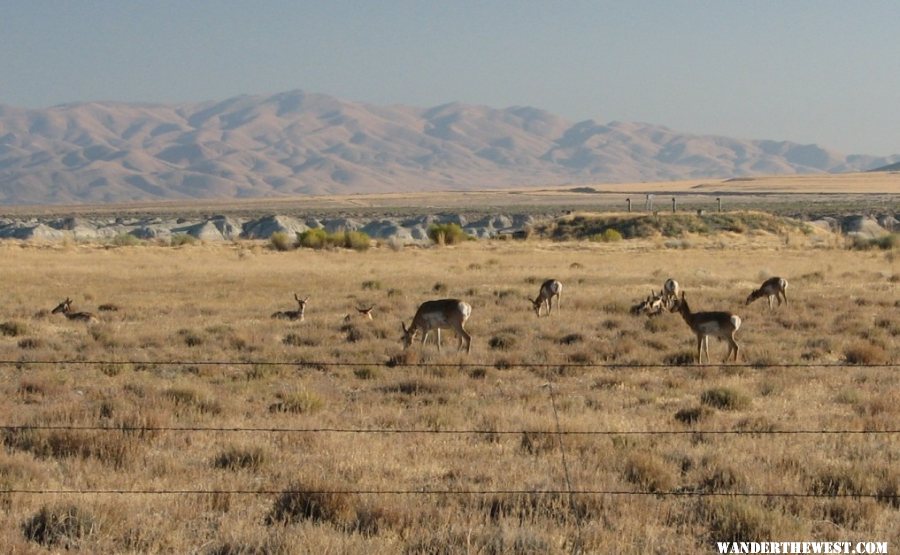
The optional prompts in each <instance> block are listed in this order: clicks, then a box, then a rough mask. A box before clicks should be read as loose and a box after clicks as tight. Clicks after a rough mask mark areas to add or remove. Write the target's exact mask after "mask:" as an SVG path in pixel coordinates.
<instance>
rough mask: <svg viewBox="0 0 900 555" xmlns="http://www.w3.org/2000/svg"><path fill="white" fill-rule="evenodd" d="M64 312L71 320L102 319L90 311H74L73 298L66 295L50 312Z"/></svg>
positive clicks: (92, 321)
mask: <svg viewBox="0 0 900 555" xmlns="http://www.w3.org/2000/svg"><path fill="white" fill-rule="evenodd" d="M60 312H62V313H63V315H64V316H65V317H66V318H68V319H69V320H76V321H78V322H89V323H92V324H93V323H97V322H99V321H100V320H99V319H98V318H97V317H96V316H94V315H93V314H92V313H90V312H72V299H70V298H69V297H66V300H64V301H63V302H61V303H59V304H58V305H57V306H56V308H54V309H53V310H51V311H50V314H58V313H60Z"/></svg>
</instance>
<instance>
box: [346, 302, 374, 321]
mask: <svg viewBox="0 0 900 555" xmlns="http://www.w3.org/2000/svg"><path fill="white" fill-rule="evenodd" d="M374 308H375V305H372V306H370V307H369V308H359V307H357V308H356V312H357V313H358V314H359V317H360V318H363V319H365V320H371V319H372V310H373V309H374ZM352 320H353V314H348V315H346V316H344V322H350V321H352Z"/></svg>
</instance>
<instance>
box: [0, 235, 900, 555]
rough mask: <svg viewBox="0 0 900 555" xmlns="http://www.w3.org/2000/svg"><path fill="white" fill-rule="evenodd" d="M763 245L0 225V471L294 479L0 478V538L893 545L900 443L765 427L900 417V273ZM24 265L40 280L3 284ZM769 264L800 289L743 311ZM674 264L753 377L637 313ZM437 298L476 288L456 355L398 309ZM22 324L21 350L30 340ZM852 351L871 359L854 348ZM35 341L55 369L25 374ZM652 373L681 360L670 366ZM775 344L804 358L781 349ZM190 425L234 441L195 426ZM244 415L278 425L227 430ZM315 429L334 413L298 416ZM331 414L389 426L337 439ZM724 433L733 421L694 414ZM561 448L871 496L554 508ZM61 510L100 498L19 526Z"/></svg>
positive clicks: (791, 487) (289, 543)
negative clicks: (9, 491) (819, 540)
mask: <svg viewBox="0 0 900 555" xmlns="http://www.w3.org/2000/svg"><path fill="white" fill-rule="evenodd" d="M745 235H746V234H745ZM764 240H765V236H763V235H760V236H754V237H753V238H752V241H745V242H742V243H741V246H740V247H739V248H737V249H735V250H733V251H732V250H725V249H721V248H718V247H716V246H715V245H713V244H711V243H710V248H708V249H707V248H706V247H705V243H704V242H703V241H704V239H703V238H702V237H691V239H690V241H691V243H692V244H693V247H692V248H690V249H687V250H684V251H682V252H680V253H679V255H680V256H678V257H670V256H667V254H670V253H666V252H665V246H664V245H663V244H661V243H657V242H654V241H649V242H643V243H641V242H638V241H636V240H629V241H619V242H609V243H604V242H599V243H590V242H583V243H554V244H552V245H551V244H549V243H544V242H542V241H537V240H530V241H528V242H515V241H509V242H485V241H477V242H470V241H466V242H463V243H460V244H458V245H455V246H453V247H452V249H450V250H448V249H438V248H421V249H420V248H405V249H403V250H402V251H397V250H392V249H390V248H379V247H376V248H370V249H369V250H367V251H365V252H353V251H347V250H342V249H335V250H328V249H324V250H314V249H296V250H291V251H286V252H280V251H277V250H275V249H269V248H267V247H266V245H265V244H243V243H241V242H235V243H233V244H228V245H222V246H214V245H204V244H196V245H192V246H186V247H184V248H181V249H171V248H168V247H160V246H156V245H152V244H147V245H142V246H140V247H127V246H125V247H120V248H116V249H111V250H105V249H95V248H92V247H90V246H88V245H73V246H72V247H71V249H72V251H70V252H57V251H54V250H53V249H42V248H36V247H30V246H27V245H26V246H24V247H20V246H16V247H15V248H11V247H9V246H6V245H3V244H0V254H2V255H3V256H4V260H7V262H8V263H7V264H4V265H3V266H0V278H6V279H5V281H4V282H5V283H7V284H9V285H10V286H9V290H8V299H9V300H8V301H7V303H6V305H5V309H4V310H6V312H5V313H4V314H0V322H15V323H19V324H21V326H19V325H16V326H13V327H15V328H16V329H15V331H16V335H11V334H6V335H2V334H0V355H2V356H0V358H2V359H5V360H9V361H13V363H11V364H8V365H6V366H5V367H4V368H3V369H2V370H3V373H2V374H0V393H2V395H0V410H2V412H3V414H6V415H7V417H6V418H7V420H6V422H5V423H6V424H8V425H22V426H24V427H22V428H20V429H15V430H13V429H5V430H4V432H3V442H4V444H5V450H4V453H2V454H0V483H2V484H3V485H5V486H8V487H10V488H21V489H40V488H47V489H69V488H82V487H83V488H85V489H94V488H96V489H131V488H133V489H144V488H149V489H152V488H159V489H172V490H198V491H217V490H223V491H228V490H247V489H259V490H261V491H273V492H281V491H284V492H285V493H283V494H282V493H274V494H262V493H261V494H259V495H228V494H208V493H206V494H203V495H200V494H193V495H181V496H171V497H167V496H137V495H123V496H121V498H117V499H110V498H106V497H101V496H98V497H96V498H87V497H82V496H77V495H72V496H69V498H66V499H60V500H59V501H60V505H57V503H56V500H55V499H52V498H45V497H41V496H27V495H18V494H17V495H11V496H0V506H2V508H3V510H2V511H0V523H2V526H0V544H3V545H12V546H16V548H18V549H19V550H20V551H24V552H27V550H28V549H45V547H41V546H42V545H46V546H47V547H46V548H47V549H51V550H64V549H66V547H65V546H66V545H70V546H71V547H70V549H75V548H78V549H82V550H85V551H92V552H192V551H198V552H210V553H240V552H275V553H278V552H283V553H289V552H295V551H298V550H300V551H302V550H308V551H316V552H318V551H323V552H324V551H330V552H346V553H367V552H394V553H403V552H406V553H421V552H436V551H440V550H445V551H449V552H454V551H458V552H462V551H465V550H467V549H469V550H473V551H478V550H480V551H482V552H495V553H513V552H529V550H530V551H531V552H542V553H543V552H562V551H565V552H568V551H570V549H571V547H572V545H573V544H574V543H575V542H577V541H580V542H582V544H581V545H582V546H583V548H584V551H585V552H634V551H637V550H639V549H640V550H643V551H645V552H691V551H698V550H701V549H705V548H706V547H708V545H709V542H711V541H714V540H716V539H719V540H724V539H726V538H729V537H734V538H738V537H739V536H741V535H743V538H741V539H744V540H746V539H748V538H757V537H759V538H761V539H763V540H766V539H773V538H774V539H778V538H785V539H794V538H796V537H801V536H804V535H805V536H806V537H813V535H815V536H816V537H818V532H819V531H820V530H824V531H825V532H823V534H825V533H831V532H827V531H828V530H832V531H833V529H829V528H823V527H824V526H826V524H823V523H832V524H831V525H832V526H834V525H839V526H841V527H843V529H844V530H846V531H847V533H848V534H851V535H860V534H866V535H868V536H870V537H879V538H881V537H883V538H885V539H886V540H888V541H900V537H898V532H897V531H896V530H894V528H893V527H891V526H889V525H888V524H887V523H889V522H891V521H892V517H893V515H894V514H895V513H896V511H897V504H896V499H897V497H896V495H897V491H898V489H900V485H898V475H897V472H896V471H894V470H893V468H892V467H891V466H890V464H889V462H890V461H892V460H895V459H896V458H897V457H898V456H900V452H898V447H897V445H896V442H892V441H883V440H884V439H890V438H889V437H888V438H885V437H884V436H876V435H872V436H870V435H866V434H853V435H829V436H820V435H815V434H813V435H808V436H805V435H801V436H795V435H781V434H771V433H770V432H772V431H779V432H780V431H790V430H796V429H808V430H816V429H831V430H835V429H844V430H856V431H866V430H871V431H886V430H891V429H894V428H895V427H896V426H894V425H893V424H894V422H896V419H897V417H898V412H897V410H898V409H897V408H895V407H897V406H900V403H897V397H896V392H897V391H898V389H900V377H898V376H897V375H896V368H895V367H892V366H880V365H879V366H867V364H870V363H871V362H872V361H876V360H881V361H883V362H881V363H880V364H884V365H890V364H896V363H897V361H898V359H900V353H898V346H897V342H896V341H894V339H895V337H896V333H894V331H895V329H894V328H897V326H895V325H893V323H894V320H895V319H894V318H893V313H894V311H895V310H896V306H894V304H893V303H892V302H887V301H885V300H884V299H886V298H889V297H890V298H892V297H891V295H892V291H893V289H892V288H893V287H895V283H892V282H891V281H890V279H889V278H886V277H885V276H891V275H892V274H896V271H895V270H893V269H892V267H891V261H889V260H888V259H886V258H885V257H884V254H883V253H880V252H876V251H854V250H846V249H834V250H828V251H827V252H825V251H822V250H816V251H807V250H803V248H802V247H798V246H794V243H793V242H792V244H791V245H789V246H785V245H784V244H783V242H781V241H780V240H779V241H776V242H773V243H771V244H768V243H765V242H764ZM75 254H77V256H75ZM823 254H827V255H828V262H827V266H824V265H823ZM601 261H602V262H601ZM12 268H15V272H13V270H12ZM20 272H24V273H25V274H27V275H30V276H34V278H33V279H29V280H21V279H16V275H18V273H20ZM761 273H765V275H784V276H785V277H786V278H788V279H789V280H791V287H792V292H793V294H792V296H791V299H790V304H789V305H788V306H782V307H781V308H780V309H778V310H776V311H769V310H768V309H767V307H765V306H762V305H759V304H756V305H751V306H749V307H747V306H746V305H745V304H744V301H745V300H746V297H747V295H748V294H749V291H750V290H752V289H754V288H756V287H758V285H759V283H758V282H759V277H760V275H761ZM14 274H15V275H14ZM298 276H300V277H298ZM545 276H552V277H554V278H556V279H559V280H560V281H561V282H562V283H564V285H565V287H566V295H567V297H566V299H565V300H563V303H562V308H561V310H560V311H559V312H557V311H555V310H554V313H553V316H552V317H542V318H540V319H537V318H535V317H534V312H533V309H532V308H531V305H530V303H528V302H526V300H527V297H529V296H531V297H532V298H533V296H534V294H535V292H536V288H535V285H538V284H539V283H540V282H541V280H542V279H544V278H545ZM668 277H675V278H677V279H678V280H679V282H680V283H681V284H682V287H683V288H684V289H685V290H686V291H688V295H689V296H690V297H691V299H692V301H693V302H692V308H694V309H695V310H728V311H732V312H735V313H737V314H739V315H740V316H741V317H742V319H743V320H744V323H743V325H742V327H741V329H740V330H739V332H738V334H737V340H738V342H739V343H740V344H741V355H742V359H743V360H746V361H748V362H749V363H750V364H754V365H755V366H754V367H744V366H734V365H720V364H715V363H714V364H704V365H702V366H701V365H697V364H696V362H695V360H694V358H695V356H696V351H695V348H696V338H695V336H694V335H693V333H692V332H691V330H690V329H689V328H688V327H687V326H686V324H685V323H684V322H683V320H682V319H681V318H679V316H678V315H677V314H670V313H663V314H660V315H659V316H657V317H655V318H653V319H648V318H646V317H632V316H631V315H629V308H630V306H631V305H632V304H633V303H634V300H635V299H639V298H643V297H645V296H646V295H647V291H649V290H651V289H652V290H657V289H658V288H659V287H660V286H661V284H662V282H663V281H664V280H665V279H666V278H668ZM301 278H302V279H301ZM792 278H793V279H792ZM63 283H64V284H66V287H65V290H63V289H62V288H61V286H60V285H59V284H63ZM365 284H370V285H365ZM437 284H439V285H440V287H439V288H438V289H439V290H438V291H435V290H434V287H435V285H437ZM838 285H840V287H838ZM72 289H77V291H72ZM295 290H297V291H299V292H300V293H302V294H303V295H304V296H306V295H310V297H311V302H310V305H309V307H307V310H306V315H305V321H303V322H298V321H288V320H275V319H272V318H270V316H271V314H272V312H273V311H275V310H279V309H283V308H285V307H284V302H283V300H284V298H285V296H286V295H287V296H288V298H289V295H290V293H291V291H295ZM789 294H791V293H789ZM66 295H69V296H70V297H72V296H73V295H77V299H78V301H79V304H80V305H84V306H85V308H86V309H92V307H96V306H98V302H99V301H106V300H115V301H116V303H117V304H118V305H119V306H120V307H122V308H121V309H120V310H119V311H118V312H106V313H103V314H100V318H101V320H102V321H101V323H100V324H99V325H97V326H96V327H88V326H85V325H83V323H82V324H79V323H76V322H70V321H68V320H65V319H56V318H50V317H48V316H46V315H40V314H38V312H40V310H41V309H45V307H47V306H50V307H52V306H53V305H54V304H55V303H56V302H58V301H59V299H60V298H65V296H66ZM442 296H459V297H460V298H462V299H464V300H466V301H467V302H469V303H470V304H472V306H473V312H472V316H471V318H470V320H469V322H468V323H467V325H466V328H467V330H468V331H469V332H470V333H471V334H472V336H473V342H472V352H471V353H470V354H468V355H467V354H466V353H465V352H462V353H460V352H457V350H456V349H455V344H454V343H455V341H454V338H453V337H452V335H453V334H452V333H450V332H445V334H444V335H445V337H444V341H443V343H444V348H443V350H442V352H441V353H438V351H437V348H436V346H435V342H434V340H433V339H430V340H429V342H428V343H427V344H425V345H422V344H421V343H418V342H416V343H414V344H413V345H412V346H410V347H409V348H408V349H406V350H404V349H403V348H402V344H401V342H400V337H401V328H400V323H401V322H405V323H407V324H408V323H409V321H410V319H411V318H412V316H413V314H414V313H415V310H416V308H417V307H418V305H419V304H420V303H421V302H423V301H424V300H429V299H433V298H438V297H442ZM93 299H96V300H93ZM372 304H375V305H377V307H378V308H377V309H376V311H375V315H374V317H375V319H374V320H372V321H369V320H365V321H363V320H353V319H351V321H350V322H344V317H345V316H346V315H347V313H348V312H351V313H352V310H353V308H354V305H356V306H370V305H372ZM695 305H696V306H695ZM345 324H349V325H345ZM19 330H21V333H20V331H19ZM26 339H28V340H32V341H33V344H31V345H26V347H24V348H23V346H22V345H20V343H21V342H22V341H24V340H26ZM860 345H862V346H866V347H867V348H868V349H869V350H872V349H874V351H873V352H874V354H873V353H872V352H868V353H867V352H864V351H865V349H863V352H861V353H859V354H858V355H854V354H852V352H853V350H854V349H856V348H857V347H858V346H860ZM869 346H871V347H869ZM717 348H720V349H721V348H723V347H722V345H721V344H717V343H716V342H715V341H713V342H712V345H711V346H710V349H711V351H713V350H714V349H717ZM848 353H851V355H850V356H848ZM712 354H713V359H714V360H715V359H716V358H717V353H716V352H713V353H712ZM745 356H746V358H744V357H745ZM48 360H65V361H68V363H67V364H65V365H55V364H39V362H40V361H48ZM91 360H95V361H100V362H102V364H90V363H89V361H91ZM79 361H82V362H79ZM167 361H168V362H167ZM850 361H853V362H854V364H853V365H851V366H849V367H834V366H832V365H833V364H834V363H839V364H850ZM856 361H859V362H858V363H856ZM161 362H162V363H164V364H161ZM205 362H215V364H207V363H205ZM665 363H673V365H671V366H666V367H662V366H658V365H660V364H665ZM780 363H787V364H792V363H808V364H811V365H812V366H809V367H786V368H784V367H771V368H770V367H769V366H768V365H769V364H780ZM523 364H524V365H530V366H527V367H524V366H522V365H523ZM586 364H587V365H597V364H599V365H604V364H612V366H610V367H604V366H585V365H586ZM818 364H821V366H817V365H818ZM550 387H552V392H553V399H552V400H551V396H550V394H549V393H550V392H549V389H550ZM557 418H558V422H559V426H560V429H561V430H563V431H567V430H568V431H579V430H581V431H603V430H606V431H654V430H662V431H676V432H688V433H684V434H681V433H679V434H671V435H660V436H656V435H650V436H643V435H636V436H632V435H615V434H614V435H572V434H563V435H559V434H557V433H556V431H557V428H556V425H557V424H556V422H557ZM29 425H35V426H38V425H56V426H63V427H69V426H72V427H97V428H101V429H98V430H78V429H57V430H49V429H33V428H28V426H29ZM169 427H177V428H184V429H183V430H179V431H172V430H166V429H165V428H169ZM206 427H212V428H217V427H221V428H223V431H218V432H205V431H202V430H194V429H195V428H206ZM246 428H257V429H264V430H266V431H261V432H247V431H230V430H238V429H241V430H243V429H246ZM312 429H315V430H320V431H317V432H311V431H291V430H312ZM347 429H360V430H379V432H378V433H375V432H372V433H369V432H366V433H353V434H351V433H347V432H340V431H335V430H347ZM278 430H282V431H278ZM385 430H397V431H402V430H416V431H417V432H416V433H388V432H386V431H385ZM466 430H470V431H473V432H478V433H466ZM715 430H722V431H729V432H735V433H729V434H721V435H716V434H706V433H704V432H705V431H715ZM433 432H441V433H433ZM879 438H881V439H879ZM563 455H565V457H566V461H567V466H568V470H569V477H570V481H571V483H572V487H573V488H575V489H584V490H607V489H614V490H621V491H635V492H644V493H651V492H663V491H681V492H685V493H727V494H740V493H742V492H751V493H765V492H798V493H811V494H815V495H831V494H832V493H834V492H848V493H855V492H861V493H864V494H871V495H873V496H875V497H874V498H865V499H856V498H854V497H849V498H840V499H828V498H824V499H817V498H810V499H797V500H790V501H786V500H781V499H772V500H762V499H757V498H744V497H740V496H739V495H735V497H733V498H728V497H726V498H720V497H713V498H708V497H687V496H684V497H672V496H658V495H641V496H635V497H627V496H623V497H621V498H620V497H616V498H610V497H608V496H602V495H587V494H584V495H576V496H573V497H570V496H568V495H566V494H564V493H559V492H563V491H565V489H566V488H567V484H566V479H565V476H564V475H563V472H562V469H561V459H562V456H563ZM356 489H361V490H367V491H394V490H404V491H416V492H422V493H416V494H411V495H392V494H377V493H371V494H365V495H362V494H356V493H350V492H351V491H353V490H356ZM428 490H441V491H444V490H449V491H452V490H458V491H464V492H477V491H489V492H490V491H521V492H522V493H517V494H501V493H496V494H493V493H489V494H484V495H480V494H459V495H456V494H452V495H441V496H437V495H433V494H428V493H427V492H428ZM69 502H70V503H71V505H74V506H75V507H77V509H78V510H79V511H82V512H86V513H88V514H89V515H90V517H91V518H90V521H91V522H92V523H93V528H92V529H91V530H92V531H91V532H87V531H85V530H88V528H86V527H82V528H80V530H82V532H79V531H78V530H79V528H77V527H76V528H74V529H72V530H69V531H65V530H64V531H63V532H59V533H55V534H49V535H47V536H46V537H47V538H60V539H59V540H47V541H56V542H57V543H53V544H49V543H47V544H40V543H37V540H35V541H32V540H30V539H26V536H25V534H24V533H23V524H24V523H25V522H26V521H29V520H30V519H32V518H34V517H35V516H36V515H39V513H40V512H41V508H42V507H46V508H47V511H49V512H48V514H47V515H46V518H41V519H39V520H38V521H36V522H47V523H52V522H53V518H52V514H67V512H68V511H67V510H66V509H65V506H66V504H67V503H69ZM58 507H61V508H60V509H59V510H57V508H58ZM76 512H77V511H76ZM51 513H52V514H51ZM34 528H35V529H37V525H35V526H34ZM814 532H815V534H814ZM35 537H44V536H41V535H40V534H38V535H36V536H35ZM823 537H824V536H823Z"/></svg>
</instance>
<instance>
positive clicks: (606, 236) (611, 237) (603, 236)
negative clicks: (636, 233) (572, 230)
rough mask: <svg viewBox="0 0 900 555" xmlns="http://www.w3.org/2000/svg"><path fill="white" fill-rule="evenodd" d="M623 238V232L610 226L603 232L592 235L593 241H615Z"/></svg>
mask: <svg viewBox="0 0 900 555" xmlns="http://www.w3.org/2000/svg"><path fill="white" fill-rule="evenodd" d="M621 240H622V234H621V233H619V232H618V231H616V230H615V229H613V228H609V229H606V230H604V231H603V233H598V234H597V235H594V236H593V237H591V241H594V242H597V243H599V242H603V243H615V242H616V241H621Z"/></svg>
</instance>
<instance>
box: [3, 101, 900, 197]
mask: <svg viewBox="0 0 900 555" xmlns="http://www.w3.org/2000/svg"><path fill="white" fill-rule="evenodd" d="M897 161H900V156H893V157H880V158H878V157H872V156H863V155H851V156H845V155H843V154H840V153H836V152H833V151H830V150H827V149H825V148H822V147H819V146H816V145H800V144H795V143H789V142H781V141H744V140H737V139H731V138H726V137H715V136H700V135H689V134H684V133H678V132H676V131H673V130H671V129H668V128H665V127H661V126H656V125H650V124H644V123H627V122H612V123H607V124H602V123H598V122H596V121H593V120H588V121H583V122H579V123H572V122H570V121H567V120H565V119H563V118H561V117H558V116H555V115H553V114H551V113H548V112H545V111H542V110H538V109H535V108H529V107H511V108H506V109H494V108H489V107H484V106H471V105H464V104H447V105H443V106H438V107H434V108H427V109H422V108H414V107H408V106H373V105H368V104H363V103H357V102H349V101H345V100H340V99H337V98H333V97H330V96H325V95H319V94H309V93H305V92H302V91H292V92H286V93H281V94H276V95H271V96H239V97H235V98H230V99H227V100H224V101H220V102H206V103H200V104H181V105H149V104H125V103H113V102H95V103H86V104H71V105H63V106H56V107H52V108H46V109H41V110H26V109H18V108H13V107H5V106H0V202H2V203H5V204H67V203H113V202H117V203H120V202H132V201H148V200H165V199H188V198H194V199H212V198H249V197H278V196H289V195H309V194H353V193H360V192H367V193H377V192H396V191H401V192H403V191H405V192H408V191H437V190H476V189H487V188H498V187H511V186H528V185H538V184H540V185H546V184H564V183H565V184H572V183H619V182H640V181H660V180H672V179H691V178H703V177H733V176H752V175H763V174H766V175H772V174H798V173H799V174H806V173H821V172H846V171H859V170H867V169H869V168H873V167H881V166H885V165H888V164H892V163H895V162H897Z"/></svg>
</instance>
